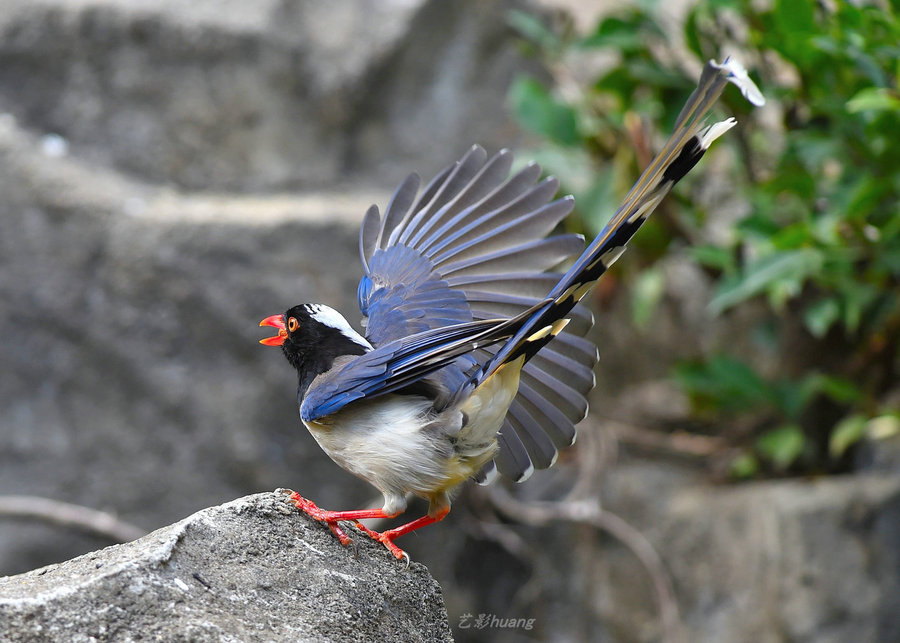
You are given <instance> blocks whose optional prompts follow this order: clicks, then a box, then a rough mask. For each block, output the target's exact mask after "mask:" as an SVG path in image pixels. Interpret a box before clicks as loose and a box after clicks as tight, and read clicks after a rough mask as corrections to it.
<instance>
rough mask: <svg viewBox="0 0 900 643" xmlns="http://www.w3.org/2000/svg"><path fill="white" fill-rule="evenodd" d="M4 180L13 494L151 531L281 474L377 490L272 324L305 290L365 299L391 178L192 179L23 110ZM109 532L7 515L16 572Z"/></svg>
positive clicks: (4, 485)
mask: <svg viewBox="0 0 900 643" xmlns="http://www.w3.org/2000/svg"><path fill="white" fill-rule="evenodd" d="M0 191H2V193H3V195H4V196H3V199H2V201H0V220H2V221H3V228H2V232H0V298H2V306H3V311H4V314H3V315H2V316H0V337H2V338H3V340H2V341H0V363H2V364H3V368H2V369H0V458H2V464H0V491H2V493H5V494H18V495H39V496H46V497H49V498H56V499H59V500H63V501H68V502H73V503H76V504H80V505H84V506H88V507H94V508H97V509H107V510H112V511H114V512H116V513H117V514H118V515H119V516H120V517H121V518H123V519H125V520H127V521H129V522H132V523H136V524H137V525H139V526H141V527H144V528H145V529H148V530H149V529H155V528H157V527H159V526H162V525H166V524H170V523H172V522H174V521H175V520H177V519H178V518H180V517H182V516H186V515H188V514H189V513H192V512H194V511H197V510H198V509H201V508H202V507H206V506H211V505H215V504H219V503H221V502H224V501H225V500H227V499H229V498H235V497H238V496H242V495H245V494H247V493H251V492H254V491H261V490H264V489H273V488H276V487H286V486H291V487H295V488H299V489H303V490H304V491H307V493H309V494H310V495H311V496H312V497H313V498H314V499H316V500H317V501H320V502H321V503H322V504H323V506H331V507H335V506H338V508H340V505H343V506H350V505H351V503H354V504H359V503H363V502H366V501H368V500H369V499H370V497H371V496H372V495H373V491H372V490H371V489H370V488H368V487H367V486H365V485H364V484H363V483H361V482H357V481H356V480H355V479H354V478H353V477H352V476H349V475H346V474H344V472H343V471H341V470H340V469H338V467H337V466H336V465H334V464H333V463H332V462H331V461H330V460H328V458H327V456H325V455H324V454H323V453H322V452H321V449H319V448H318V446H317V445H316V444H315V442H314V441H313V440H312V438H311V437H310V436H309V434H308V432H307V431H306V430H305V429H304V428H303V427H302V425H300V420H299V417H298V413H297V405H296V381H295V375H294V374H293V373H292V371H291V369H290V366H289V365H288V364H287V363H286V362H285V361H284V359H283V358H282V356H281V355H280V354H279V352H278V351H277V350H272V349H266V348H265V347H262V346H260V345H259V344H258V343H257V340H258V339H259V338H260V337H263V336H265V333H264V332H263V331H262V330H261V329H259V328H258V327H257V324H258V322H259V320H260V319H262V318H263V317H264V316H267V315H270V314H274V313H277V312H280V311H283V310H285V309H286V308H287V307H289V306H291V305H293V304H295V303H299V302H302V301H323V302H327V303H329V304H331V305H333V306H335V307H336V308H341V309H343V310H345V311H353V309H354V307H355V306H356V283H357V280H358V278H359V274H360V268H359V259H358V257H357V251H356V234H357V230H358V225H359V217H360V216H361V213H362V212H364V211H365V209H366V208H367V207H368V205H369V204H370V203H373V202H375V201H379V202H382V203H383V202H384V201H385V199H386V195H384V194H380V193H375V194H368V195H367V194H366V193H361V192H351V191H345V192H343V193H342V194H337V195H327V196H322V195H321V194H305V195H303V196H298V197H293V196H287V195H272V196H271V197H266V198H263V197H250V196H247V197H237V196H228V197H225V196H223V195H221V194H212V193H191V194H186V193H182V192H180V191H178V190H173V189H170V188H163V187H159V186H156V185H153V184H145V183H142V182H139V181H135V180H133V179H130V178H127V177H125V176H123V175H121V174H119V173H116V172H112V171H108V170H103V169H102V168H98V167H96V166H94V165H92V164H90V163H86V162H84V161H83V160H82V159H80V158H78V157H73V156H64V157H61V158H56V157H48V156H47V155H46V154H45V153H44V152H43V151H42V150H41V146H40V144H39V139H37V138H36V137H35V136H33V135H31V134H28V133H25V132H23V131H22V130H21V129H19V128H17V127H16V125H15V122H14V121H13V120H12V119H9V118H7V119H0ZM351 320H352V317H351ZM105 544H109V543H108V542H103V541H100V540H97V539H95V538H90V539H88V538H84V537H81V536H77V535H74V534H71V533H66V532H61V531H59V530H58V529H51V528H49V527H47V526H43V525H35V524H33V523H21V522H16V523H13V522H9V521H0V573H6V574H9V573H17V572H20V571H25V570H28V569H32V568H34V567H38V566H40V565H46V564H47V563H50V562H58V561H60V560H66V559H68V558H71V557H73V556H76V555H78V554H80V553H84V552H85V551H90V550H92V549H97V548H98V547H101V546H103V545H105Z"/></svg>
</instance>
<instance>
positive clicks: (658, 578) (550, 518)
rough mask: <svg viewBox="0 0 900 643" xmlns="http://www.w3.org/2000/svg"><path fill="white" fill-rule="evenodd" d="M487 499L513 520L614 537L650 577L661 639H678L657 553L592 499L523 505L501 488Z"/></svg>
mask: <svg viewBox="0 0 900 643" xmlns="http://www.w3.org/2000/svg"><path fill="white" fill-rule="evenodd" d="M489 497H490V499H491V502H492V503H493V504H494V506H495V507H496V508H497V510H499V511H500V513H502V514H503V515H505V516H506V517H507V518H510V519H512V520H517V521H519V522H524V523H526V524H529V525H532V526H536V527H542V526H545V525H548V524H551V523H554V522H559V521H566V522H574V523H579V524H585V525H590V526H592V527H594V528H596V529H601V530H603V531H605V532H607V533H608V534H610V535H611V536H613V538H615V539H616V540H618V541H619V542H621V543H622V544H623V545H625V546H626V547H627V548H628V549H630V550H631V552H632V553H633V554H634V555H635V557H636V558H637V559H638V561H640V563H641V565H643V567H644V569H646V570H647V573H648V574H649V575H650V579H651V581H652V583H653V589H654V595H655V597H656V605H657V608H658V609H659V614H660V623H661V625H662V631H663V638H664V640H666V641H679V640H681V622H680V618H679V615H678V604H677V602H676V601H675V593H674V591H673V589H672V583H671V581H670V580H669V576H668V574H667V573H666V570H665V567H664V566H663V562H662V559H661V558H660V557H659V554H658V553H656V550H655V549H654V548H653V545H651V544H650V541H648V540H647V539H646V538H645V537H644V535H643V534H641V532H639V531H638V530H637V529H635V528H634V527H632V526H631V525H629V524H628V523H627V522H625V521H624V520H623V519H622V518H619V517H618V516H616V515H615V514H612V513H610V512H608V511H603V510H602V509H601V508H600V505H599V503H597V502H596V501H595V500H566V501H561V502H547V501H540V502H535V501H530V502H527V503H525V502H521V501H520V500H518V499H516V498H514V497H513V496H512V495H510V493H509V492H508V491H506V489H503V488H502V487H500V486H495V487H492V488H491V489H490V493H489Z"/></svg>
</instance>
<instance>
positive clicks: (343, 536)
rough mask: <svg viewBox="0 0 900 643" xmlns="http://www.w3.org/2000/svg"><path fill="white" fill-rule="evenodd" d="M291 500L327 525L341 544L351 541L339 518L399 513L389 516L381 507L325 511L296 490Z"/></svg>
mask: <svg viewBox="0 0 900 643" xmlns="http://www.w3.org/2000/svg"><path fill="white" fill-rule="evenodd" d="M290 499H291V502H293V503H294V506H295V507H297V509H299V510H300V511H302V512H303V513H305V514H306V515H308V516H310V517H311V518H315V519H316V520H318V521H319V522H324V523H325V524H326V525H328V528H329V529H330V530H331V533H333V534H334V535H335V536H336V537H337V539H338V540H340V541H341V544H342V545H349V544H350V543H352V542H353V540H352V539H351V538H350V536H348V535H347V533H346V532H345V531H344V530H343V529H341V527H340V525H338V522H339V521H341V520H361V519H363V518H393V517H394V516H397V515H399V514H394V515H393V516H389V515H387V514H385V513H384V511H382V510H381V509H358V510H354V511H327V510H325V509H320V508H319V507H318V506H317V505H316V503H314V502H313V501H312V500H307V499H306V498H304V497H303V496H301V495H300V494H299V493H297V492H296V491H292V492H291V496H290Z"/></svg>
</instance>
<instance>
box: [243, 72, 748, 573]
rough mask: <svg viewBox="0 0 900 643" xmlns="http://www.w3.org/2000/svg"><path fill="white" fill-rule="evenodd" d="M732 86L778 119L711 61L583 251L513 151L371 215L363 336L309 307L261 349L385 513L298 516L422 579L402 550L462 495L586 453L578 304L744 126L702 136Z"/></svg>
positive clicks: (440, 177)
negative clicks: (386, 522)
mask: <svg viewBox="0 0 900 643" xmlns="http://www.w3.org/2000/svg"><path fill="white" fill-rule="evenodd" d="M729 83H731V84H734V85H736V86H737V87H738V88H739V89H740V91H741V93H742V94H743V95H744V97H745V98H746V99H747V100H748V101H749V102H751V103H752V104H754V105H762V104H763V103H764V102H765V99H764V98H763V95H762V93H761V92H760V91H759V89H758V88H757V87H756V85H755V84H754V83H753V81H752V80H751V79H750V78H749V76H748V74H747V72H746V70H745V69H744V68H743V67H742V66H741V65H740V63H739V62H738V61H737V60H735V59H733V58H726V59H725V60H724V61H723V62H722V63H717V62H715V61H714V60H710V61H709V62H708V63H707V64H706V65H705V66H704V68H703V71H702V72H701V75H700V79H699V81H698V84H697V88H696V89H695V90H694V91H693V93H692V94H691V95H690V97H689V98H688V100H687V102H686V104H685V106H684V108H683V109H682V111H681V112H680V114H679V116H678V118H677V119H676V122H675V125H674V131H673V134H672V135H671V136H670V138H669V139H668V141H667V142H666V143H665V144H664V145H663V147H662V149H661V150H660V152H659V153H658V154H657V155H656V156H655V158H653V160H652V161H651V163H650V164H649V166H648V167H647V168H646V169H645V170H644V172H643V173H642V174H641V176H640V177H639V179H638V180H637V182H636V183H635V184H634V186H633V187H632V188H631V190H630V191H629V192H628V194H627V195H626V196H625V198H624V200H623V202H622V205H621V206H620V207H619V209H618V210H617V211H616V213H615V214H614V215H613V216H612V218H611V219H610V221H609V223H607V225H606V226H605V227H604V228H603V229H602V230H601V232H600V233H599V235H598V236H597V237H596V238H595V239H594V240H593V241H591V242H590V243H589V244H588V245H587V247H586V248H585V247H584V239H583V237H581V236H580V235H576V234H567V233H560V234H553V231H554V229H555V228H556V227H557V224H559V222H560V221H562V219H563V218H564V217H565V216H566V215H568V214H569V213H570V212H571V211H572V209H573V206H574V200H573V198H572V197H571V196H564V197H562V198H554V197H555V195H556V193H557V191H558V189H559V182H558V180H557V179H555V178H553V177H548V178H544V179H543V180H540V176H541V168H540V167H539V166H538V165H537V164H536V163H529V164H527V165H525V166H524V167H522V168H521V169H519V170H518V171H516V172H514V173H513V172H512V171H511V170H512V166H513V165H512V164H513V156H512V154H511V153H510V152H509V151H508V150H501V151H500V152H498V153H496V154H495V155H494V156H492V157H490V158H488V155H487V153H486V152H485V150H484V149H482V148H481V147H479V146H473V147H472V148H470V149H469V150H468V152H467V153H466V154H465V155H464V156H463V157H462V158H461V159H460V160H458V161H456V162H455V163H452V164H450V165H449V166H447V167H446V168H445V169H444V170H443V171H441V172H439V173H438V174H437V175H436V176H435V177H434V178H433V179H432V180H431V181H430V182H429V183H428V184H427V185H426V186H425V187H424V189H423V190H422V191H421V192H420V191H419V187H420V179H419V177H418V176H417V175H416V174H411V175H410V176H408V177H407V178H406V179H405V180H404V181H402V182H401V183H400V185H399V187H398V188H397V189H396V191H395V192H394V193H393V196H392V197H391V199H390V201H389V202H388V204H387V207H386V208H385V212H384V215H383V216H382V215H381V214H380V212H379V209H378V207H377V206H374V205H373V206H372V207H370V208H369V210H368V211H367V212H366V213H365V216H364V217H363V221H362V226H361V229H360V235H359V252H360V257H361V260H362V265H363V273H364V274H363V276H362V278H361V280H360V282H359V287H358V291H357V298H358V301H359V307H360V311H361V313H362V315H363V325H364V327H365V331H364V334H361V333H360V332H358V331H357V330H355V329H354V328H353V326H352V325H351V324H350V323H349V322H348V321H347V319H346V318H345V317H344V316H342V315H341V314H340V313H339V312H337V311H336V310H334V309H333V308H331V307H329V306H327V305H324V304H319V303H306V304H299V305H296V306H292V307H291V308H288V309H287V310H286V311H285V312H284V313H280V314H276V315H271V316H268V317H266V318H265V319H263V320H262V321H261V322H260V326H264V327H272V328H275V329H276V330H277V334H276V335H274V336H273V337H266V338H264V339H261V340H260V343H262V344H263V345H266V346H277V347H281V349H282V352H283V354H284V356H285V357H286V358H287V361H288V362H289V363H290V365H291V366H292V367H293V368H294V369H295V370H296V371H297V376H298V388H297V402H298V406H299V412H300V419H301V421H302V423H303V424H304V425H305V427H306V428H307V429H308V430H309V432H310V433H311V434H312V436H313V437H314V438H315V440H316V442H317V443H318V444H319V446H320V447H321V448H322V449H323V450H324V451H325V453H326V454H327V455H328V456H330V457H331V459H332V460H334V461H335V462H336V463H337V464H338V465H339V466H341V467H342V468H344V469H345V470H347V471H348V472H350V473H351V474H354V475H356V476H357V477H359V478H361V479H363V480H365V481H366V482H368V483H369V484H371V485H372V486H374V487H375V488H376V489H378V491H380V492H381V494H382V495H383V496H384V504H383V506H382V507H380V508H375V509H360V510H349V511H330V510H324V509H321V508H319V507H318V506H317V505H316V504H315V503H314V502H313V501H312V500H309V499H307V498H305V497H303V496H301V495H300V494H299V493H297V492H290V493H291V495H290V498H291V501H292V502H293V504H294V505H295V506H296V507H297V508H298V509H299V510H301V511H302V512H304V513H306V514H308V515H309V516H311V517H312V518H314V519H316V520H318V521H320V522H322V523H325V524H326V525H327V526H328V528H329V529H331V531H332V532H333V533H334V535H335V536H336V537H337V538H338V539H339V540H340V542H341V543H342V544H344V545H348V544H350V543H351V542H352V539H351V538H350V536H349V535H348V533H347V531H346V530H345V528H344V527H343V526H341V524H340V523H341V522H345V521H346V522H350V523H351V524H353V525H355V526H356V527H357V528H358V529H359V530H361V532H362V533H364V534H365V535H367V536H369V537H371V538H373V539H374V540H376V541H378V542H380V543H382V544H383V545H384V546H385V547H386V548H387V549H388V550H389V551H390V552H391V553H392V554H393V555H394V556H395V557H396V558H398V559H405V560H406V562H407V565H408V564H409V556H408V554H406V552H405V551H403V550H402V549H401V548H400V547H399V546H398V545H397V544H396V543H395V542H394V541H395V540H396V539H397V538H399V537H400V536H403V535H404V534H408V533H410V532H411V531H414V530H416V529H419V528H421V527H424V526H426V525H429V524H431V523H435V522H438V521H440V520H442V519H443V518H444V517H445V516H446V515H447V513H448V512H449V511H450V503H451V496H452V494H453V492H454V491H455V490H456V489H457V488H458V487H459V486H460V485H461V484H463V483H464V482H466V481H467V480H469V479H474V480H475V481H477V482H479V483H482V484H487V483H489V482H491V481H492V480H494V479H495V478H496V477H497V476H498V475H502V476H504V477H505V478H508V479H511V480H514V481H516V482H521V481H523V480H525V479H527V478H528V477H529V476H530V475H531V474H532V472H533V471H534V470H535V469H546V468H547V467H550V466H552V465H553V464H554V462H555V461H556V458H557V454H558V452H559V450H560V449H563V448H565V447H568V446H570V445H571V444H573V443H574V441H575V435H576V430H575V425H576V424H577V423H578V422H579V421H581V420H582V419H584V417H585V416H586V414H587V410H588V405H587V401H586V397H585V396H586V395H587V393H588V392H589V391H590V390H591V388H593V386H594V381H595V379H594V373H593V368H594V365H595V364H596V362H597V361H598V349H597V347H596V345H595V344H594V343H593V342H591V341H590V340H588V339H586V338H585V334H586V333H587V331H588V330H589V329H590V328H591V326H592V324H593V317H592V315H591V312H590V311H589V310H588V308H587V307H586V306H584V305H583V304H582V303H580V302H581V300H582V299H583V298H584V296H585V295H586V294H587V293H588V292H589V291H590V290H591V288H592V287H593V286H594V284H595V283H596V282H597V280H598V279H599V278H600V277H601V276H602V275H603V273H604V272H605V271H606V270H607V269H608V268H609V267H610V266H611V265H612V263H613V262H614V261H615V260H616V259H618V258H619V256H620V255H621V254H622V253H623V252H624V250H625V245H626V243H627V242H628V241H629V239H631V237H632V236H633V235H634V234H635V232H636V231H637V229H638V228H639V227H640V226H641V224H642V223H643V222H644V221H646V219H647V218H648V217H649V216H650V214H651V213H652V211H653V210H654V209H655V208H656V206H657V205H658V204H659V203H660V201H661V200H662V199H663V197H665V195H666V194H667V193H668V192H669V191H670V190H671V188H672V186H673V185H674V184H675V183H677V182H678V181H679V180H680V179H681V178H682V177H683V176H685V175H686V174H687V173H688V172H689V171H690V170H691V169H692V168H693V167H694V166H695V165H696V164H697V162H698V161H699V160H700V158H701V157H702V156H703V154H704V152H705V151H706V150H707V148H709V146H710V144H711V143H712V142H713V140H715V139H716V138H718V137H719V136H720V135H722V134H723V133H724V132H725V131H727V130H728V129H730V128H731V127H732V126H734V124H735V120H734V119H733V118H728V119H726V120H724V121H720V122H716V123H714V124H711V125H706V124H705V123H706V117H707V113H708V111H709V110H710V109H711V107H712V105H713V104H714V103H715V102H716V101H717V99H718V98H719V96H720V95H721V93H722V92H723V90H724V89H725V87H726V86H727V84H729ZM548 235H549V236H548ZM566 262H568V263H569V266H570V267H568V268H567V269H565V270H559V269H557V268H556V267H557V266H559V265H565V264H566ZM412 496H418V497H421V498H424V499H425V500H427V501H428V503H429V505H428V511H427V513H426V514H425V515H424V516H421V517H419V518H416V519H415V520H412V521H410V522H407V523H405V524H403V525H400V526H399V527H394V528H392V529H387V530H385V531H382V532H377V531H374V530H372V529H370V528H368V527H366V526H365V525H364V524H363V523H362V522H360V521H361V520H365V519H369V518H395V517H397V516H399V515H400V514H401V513H403V512H404V511H405V510H406V508H407V503H408V501H409V499H410V498H411V497H412Z"/></svg>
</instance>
